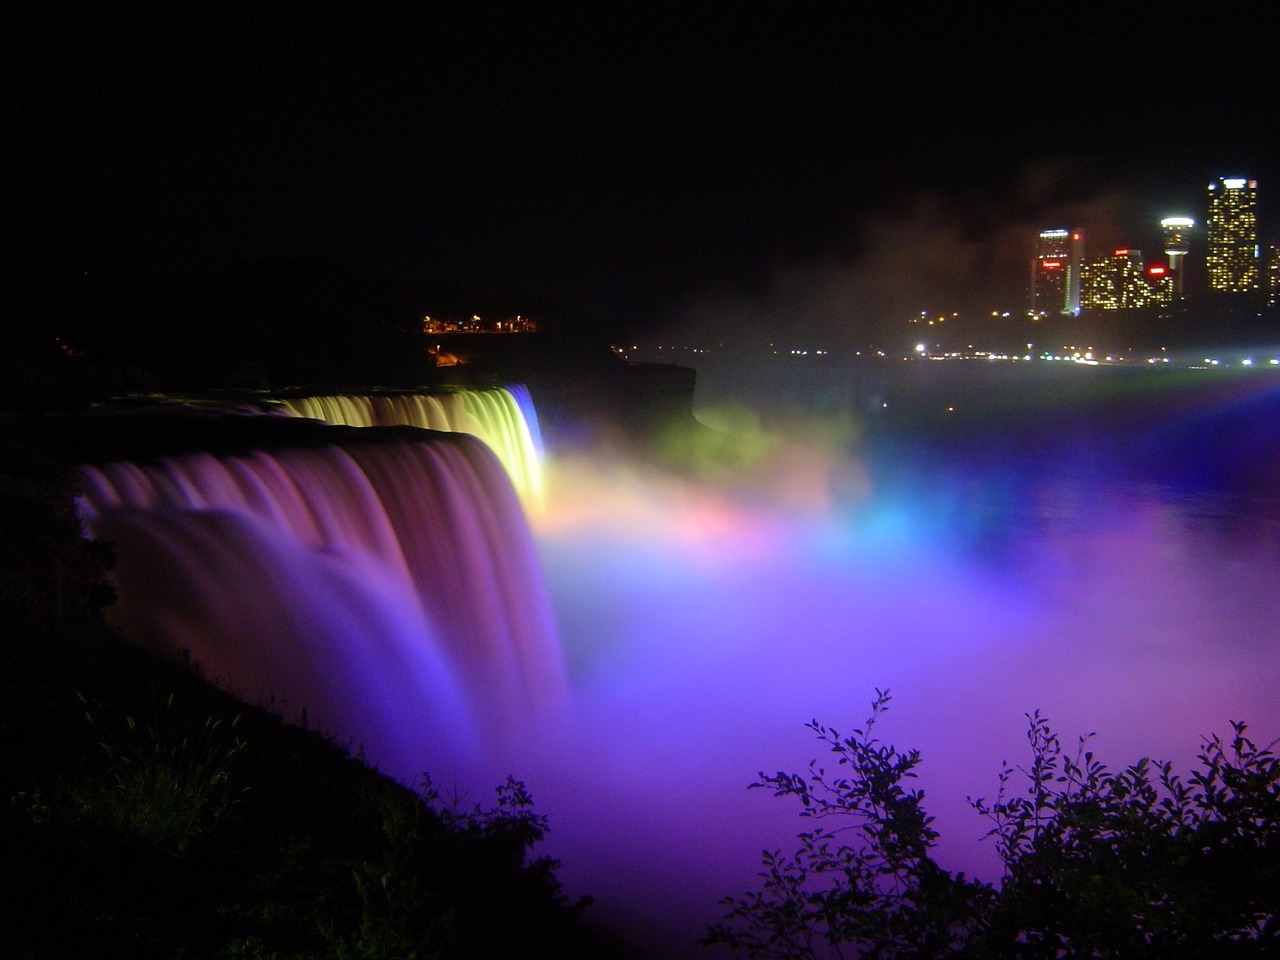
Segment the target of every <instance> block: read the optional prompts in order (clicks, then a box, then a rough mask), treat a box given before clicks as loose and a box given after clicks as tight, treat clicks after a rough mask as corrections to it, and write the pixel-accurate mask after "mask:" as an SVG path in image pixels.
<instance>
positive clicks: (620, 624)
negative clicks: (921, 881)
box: [524, 384, 1280, 957]
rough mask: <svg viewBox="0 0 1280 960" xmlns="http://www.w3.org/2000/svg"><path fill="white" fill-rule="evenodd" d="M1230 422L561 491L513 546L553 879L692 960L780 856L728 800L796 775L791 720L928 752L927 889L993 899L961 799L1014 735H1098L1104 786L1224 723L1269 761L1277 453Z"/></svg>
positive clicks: (777, 831)
mask: <svg viewBox="0 0 1280 960" xmlns="http://www.w3.org/2000/svg"><path fill="white" fill-rule="evenodd" d="M1265 389H1275V385H1274V384H1270V385H1266V386H1265ZM1274 406H1275V404H1274V403H1272V404H1271V405H1270V406H1269V407H1267V409H1266V411H1265V413H1266V415H1267V416H1272V417H1273V416H1274V412H1275V411H1274V409H1273V408H1274ZM1249 416H1252V414H1247V415H1244V414H1242V415H1241V418H1239V419H1237V420H1235V421H1231V422H1234V423H1237V424H1239V423H1243V424H1245V425H1246V426H1245V427H1243V428H1239V429H1236V430H1235V432H1234V433H1233V432H1231V431H1229V430H1224V429H1220V427H1221V425H1220V424H1218V423H1216V422H1215V423H1211V424H1207V425H1206V426H1205V428H1204V429H1195V430H1191V431H1190V432H1189V433H1188V432H1187V431H1186V430H1183V431H1182V432H1181V433H1179V432H1177V430H1178V429H1181V427H1180V426H1179V424H1170V423H1169V422H1168V418H1165V423H1166V426H1165V427H1164V428H1162V429H1166V430H1167V431H1172V432H1167V433H1164V434H1159V435H1158V436H1157V435H1156V434H1155V433H1153V432H1151V431H1148V430H1146V429H1145V428H1144V429H1143V431H1141V432H1139V433H1137V434H1135V436H1128V435H1125V434H1124V431H1123V430H1122V429H1121V428H1120V427H1118V426H1117V427H1115V428H1114V430H1115V433H1116V434H1117V436H1116V437H1114V438H1111V439H1107V436H1106V430H1104V431H1103V433H1102V435H1099V434H1098V433H1097V432H1096V431H1092V430H1090V431H1084V432H1083V433H1078V434H1071V435H1068V434H1067V433H1065V432H1062V437H1061V440H1060V441H1059V440H1058V439H1056V438H1055V439H1054V440H1053V441H1051V442H1049V443H1047V444H1046V445H1044V446H1043V447H1040V448H1039V449H1031V447H1030V446H1029V445H1027V444H1025V443H1024V440H1025V438H1021V437H1018V436H1012V437H1010V438H1002V439H1001V440H1000V442H994V443H993V442H985V441H982V440H981V438H982V436H984V435H985V436H986V437H987V440H990V436H989V435H990V434H991V433H992V432H993V430H992V427H993V426H994V425H990V424H989V425H987V426H986V427H984V428H983V429H982V430H980V431H979V433H978V435H976V436H975V442H973V443H970V442H967V441H965V440H963V439H961V440H959V441H956V442H950V443H941V442H940V443H933V442H932V441H926V442H924V443H922V444H921V445H920V446H918V447H915V448H913V449H912V450H910V451H907V450H906V449H904V448H901V447H897V448H895V447H893V446H892V445H886V446H885V447H884V448H882V449H879V450H874V449H864V450H861V451H859V448H857V447H856V446H849V447H846V448H845V449H843V450H839V449H833V448H832V447H831V446H830V445H829V444H828V445H825V446H824V441H822V440H821V438H822V437H824V436H826V437H830V436H839V435H841V432H840V431H838V430H827V431H823V430H821V429H817V428H813V429H810V430H808V431H807V434H806V435H807V436H808V437H810V438H811V439H812V443H811V444H810V445H809V448H808V449H807V450H806V449H797V448H796V445H795V444H794V443H793V444H790V445H787V444H780V445H778V446H776V447H775V448H774V454H773V456H766V457H764V458H762V460H761V462H760V463H758V464H757V465H756V469H758V471H759V472H760V474H761V475H762V476H763V477H765V478H766V480H765V482H762V483H760V484H759V485H756V486H752V485H751V484H750V483H749V482H745V481H744V478H743V477H740V476H739V477H735V478H734V483H733V484H732V489H733V493H732V494H730V493H726V485H725V483H724V482H722V481H717V482H715V483H706V482H698V481H693V480H685V481H676V480H673V479H671V478H670V477H669V476H664V475H662V474H661V473H658V472H645V471H643V470H641V469H639V468H630V469H628V468H626V467H624V466H623V465H622V464H621V463H619V462H618V461H616V460H602V459H600V458H583V459H579V460H574V461H568V460H563V459H562V460H560V461H558V462H556V463H554V464H553V470H552V471H551V473H550V475H549V478H548V489H549V491H550V505H549V509H548V511H547V513H546V514H545V515H544V516H542V517H540V518H539V519H538V520H537V521H536V522H535V530H536V533H537V536H538V540H539V543H540V546H541V550H542V555H543V565H544V569H545V570H546V571H547V575H548V577H549V578H550V582H551V589H552V593H553V596H554V597H555V601H556V605H557V609H558V612H559V615H560V623H561V630H562V635H563V641H564V644H565V648H566V651H567V656H568V659H569V666H570V673H571V683H572V687H573V691H574V706H575V710H576V716H575V720H576V727H575V729H574V733H573V735H572V736H571V737H570V738H569V739H568V740H567V742H565V743H563V744H560V745H559V746H558V748H557V749H556V750H555V751H554V752H550V753H546V754H541V755H537V756H535V757H533V758H532V759H531V761H530V764H529V765H528V767H527V768H526V769H525V771H524V773H525V775H526V776H527V779H528V780H529V782H530V785H531V787H532V789H533V791H534V794H535V796H536V797H537V798H538V800H539V804H540V806H541V807H542V808H543V809H545V810H546V811H547V812H548V813H549V814H550V816H551V820H552V824H553V827H554V828H555V829H554V833H553V841H554V848H555V850H556V852H557V853H558V854H559V855H560V856H561V857H562V858H563V860H564V862H565V867H564V870H563V875H564V877H565V878H566V879H567V880H568V881H569V882H570V883H571V884H572V885H573V886H574V887H575V888H577V889H581V890H583V891H590V892H592V893H593V894H595V895H596V896H597V898H598V904H597V908H596V909H597V911H598V913H600V914H601V915H605V916H608V917H610V918H611V919H614V920H615V921H616V922H618V923H620V924H621V925H623V926H624V927H625V928H626V929H628V930H630V931H632V932H633V933H634V934H635V935H636V936H637V937H639V938H641V939H642V940H643V941H644V942H646V943H648V944H650V945H651V946H652V948H653V950H654V952H655V955H658V956H668V957H669V956H682V955H692V956H698V955H700V953H704V952H703V951H700V950H699V949H697V948H694V947H692V946H691V944H692V942H693V941H694V940H695V939H696V938H697V936H698V935H699V934H700V933H701V932H702V931H703V930H704V929H705V926H706V925H707V924H708V923H710V922H712V921H714V920H716V919H718V917H719V913H718V910H717V907H716V904H715V901H716V900H717V898H719V897H720V896H723V895H725V894H728V893H737V892H740V891H743V890H745V889H748V888H750V887H752V886H754V885H755V883H756V876H755V873H756V871H757V870H758V868H759V854H760V851H761V849H763V848H766V847H769V848H777V847H788V846H791V847H792V848H793V849H794V846H793V843H794V840H793V838H794V834H795V833H796V831H797V830H798V829H800V828H801V823H800V821H799V820H798V819H797V818H796V817H795V810H794V809H792V808H789V807H787V806H786V805H785V804H784V803H783V801H780V800H775V799H773V798H771V797H768V796H766V795H764V794H763V792H760V791H750V792H749V791H747V790H746V785H747V783H748V782H750V781H751V780H752V779H754V777H755V774H756V773H757V771H760V770H767V771H776V770H778V769H787V770H795V771H799V770H802V769H803V768H804V765H805V764H806V763H807V761H808V760H809V759H811V758H813V757H814V756H816V753H815V746H816V744H815V742H814V741H812V740H811V738H810V735H809V734H808V732H807V731H805V730H804V729H803V724H804V722H805V721H807V720H809V719H810V718H818V719H820V720H821V721H823V722H825V723H828V724H831V725H834V726H836V727H837V728H839V729H842V730H847V729H849V728H851V727H853V726H855V725H857V724H860V723H861V722H862V721H863V720H864V719H865V716H866V711H867V704H868V703H869V701H870V699H871V697H872V695H873V692H874V688H876V687H881V688H885V687H887V688H890V689H891V690H892V691H893V694H894V700H893V705H892V708H891V710H890V713H889V714H888V716H887V718H886V719H885V720H884V721H883V723H882V726H881V728H880V729H881V733H882V735H883V736H884V737H885V738H886V739H888V740H889V741H890V742H893V743H895V744H897V745H899V746H900V747H904V748H907V747H917V748H919V749H920V750H921V751H922V753H923V757H924V763H923V773H922V784H923V786H924V787H925V789H926V792H927V795H928V798H929V804H928V806H929V808H930V810H931V811H932V812H933V813H935V814H936V815H937V816H938V827H939V829H940V831H941V834H942V836H943V841H942V849H941V851H940V858H941V860H942V862H943V863H944V864H945V865H947V866H949V867H951V868H953V869H964V870H966V871H969V872H974V871H976V872H978V873H980V874H982V875H984V876H986V877H988V878H990V879H996V877H997V876H998V864H997V862H996V860H995V855H994V851H993V850H992V849H991V847H990V845H989V844H985V843H983V842H982V841H981V837H982V834H983V833H984V832H985V829H986V823H985V822H984V821H982V820H981V819H980V818H979V817H977V815H976V814H974V813H973V812H972V811H971V809H970V808H969V806H968V804H967V802H966V797H969V796H983V795H986V796H990V795H991V794H992V793H993V792H994V789H995V785H996V774H997V772H998V771H999V769H1000V765H1001V761H1002V760H1005V759H1008V760H1010V761H1014V762H1017V761H1020V760H1022V759H1023V757H1024V756H1025V740H1024V733H1025V729H1026V719H1025V716H1024V715H1025V714H1026V713H1027V712H1029V711H1032V710H1034V709H1037V708H1038V709H1040V710H1042V711H1043V712H1044V713H1045V714H1047V716H1048V717H1050V719H1051V720H1052V722H1053V723H1054V725H1055V728H1056V729H1057V730H1059V731H1060V732H1061V733H1062V734H1063V736H1064V739H1065V740H1066V741H1067V742H1071V741H1073V740H1074V738H1075V737H1076V736H1078V735H1080V734H1087V733H1089V732H1092V731H1096V732H1097V733H1098V737H1097V738H1096V740H1095V742H1094V747H1095V749H1096V750H1097V752H1098V753H1099V754H1100V755H1101V756H1103V757H1105V758H1106V759H1108V760H1109V761H1110V762H1112V763H1113V764H1116V765H1123V764H1127V763H1129V762H1132V761H1133V760H1136V759H1137V758H1138V757H1140V756H1144V755H1148V756H1154V757H1157V758H1167V759H1171V760H1174V761H1177V762H1179V763H1181V764H1183V765H1184V769H1185V768H1186V766H1185V765H1186V764H1188V763H1189V762H1190V761H1191V760H1192V759H1193V758H1194V754H1195V752H1196V750H1197V748H1198V747H1199V745H1200V742H1201V737H1202V735H1204V734H1207V733H1211V732H1214V731H1225V730H1228V729H1229V727H1228V720H1229V719H1245V720H1247V721H1248V722H1249V723H1250V724H1251V725H1252V727H1253V729H1254V730H1256V731H1257V732H1258V734H1259V735H1260V736H1261V737H1263V738H1264V739H1270V738H1272V737H1275V736H1277V735H1280V695H1278V693H1277V691H1280V656H1278V655H1277V654H1278V652H1280V645H1278V644H1277V627H1276V624H1277V623H1280V590H1277V587H1278V586H1280V496H1277V494H1280V471H1276V470H1275V469H1274V468H1275V467H1276V465H1277V463H1278V462H1280V458H1278V457H1277V452H1280V443H1277V439H1280V438H1277V437H1276V436H1275V435H1274V431H1271V430H1269V429H1267V430H1263V431H1262V432H1259V431H1258V430H1256V429H1253V428H1250V427H1248V426H1247V424H1248V423H1249ZM1058 432H1061V431H1060V425H1059V424H1058V423H1056V422H1053V421H1050V422H1047V423H1046V424H1045V433H1054V434H1056V433H1058ZM1188 437H1190V438H1191V441H1190V442H1186V441H1187V438H1188ZM1241 438H1244V441H1246V442H1245V444H1244V446H1245V454H1246V455H1245V456H1243V457H1240V456H1238V454H1239V453H1240V452H1241V451H1240V450H1239V449H1237V448H1238V447H1239V446H1240V444H1241V442H1242V440H1241ZM1144 444H1145V446H1144ZM803 446H804V445H803V444H801V447H803ZM1143 458H1145V459H1143ZM1177 458H1186V461H1187V462H1186V463H1185V464H1184V465H1185V466H1186V467H1188V468H1191V467H1195V466H1197V465H1198V466H1200V467H1202V468H1208V467H1212V468H1214V469H1216V471H1217V478H1216V481H1215V482H1214V483H1212V484H1206V483H1203V482H1200V481H1199V480H1196V479H1195V478H1188V477H1186V476H1184V475H1183V471H1181V470H1180V469H1177V467H1178V466H1179V464H1178V463H1177V462H1174V463H1173V464H1172V467H1173V468H1170V460H1171V459H1172V460H1174V461H1176V460H1177ZM1139 459H1142V461H1143V462H1142V463H1138V462H1137V461H1138V460H1139ZM796 470H799V471H802V472H803V474H804V476H802V477H795V476H790V475H789V474H791V473H792V472H793V471H796ZM1191 472H1195V471H1191ZM1204 472H1205V471H1204V470H1203V469H1202V470H1200V473H1201V474H1203V473H1204ZM851 477H857V478H861V482H860V483H851V482H850V478H851ZM796 489H804V490H808V491H809V493H810V496H809V498H808V500H807V503H809V504H811V505H813V508H812V509H808V510H805V509H800V508H798V506H799V505H798V502H797V500H796V498H795V497H794V496H793V491H794V490H796ZM824 492H825V493H827V494H830V495H824Z"/></svg>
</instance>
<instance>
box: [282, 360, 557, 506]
mask: <svg viewBox="0 0 1280 960" xmlns="http://www.w3.org/2000/svg"><path fill="white" fill-rule="evenodd" d="M280 403H281V404H282V405H283V406H284V407H285V409H286V410H288V411H289V412H290V413H291V414H293V415H294V416H298V417H309V418H311V419H313V420H323V421H325V422H326V423H330V424H334V425H340V426H350V427H392V426H409V427H420V428H422V429H426V430H443V431H448V432H456V433H469V434H472V435H473V436H476V437H479V438H480V439H481V440H483V441H484V442H485V443H487V444H488V445H489V446H490V447H492V448H493V451H494V453H496V454H497V455H498V459H499V460H500V461H502V464H503V466H504V467H506V470H507V473H508V474H509V475H510V477H511V482H512V484H514V485H515V488H516V491H517V492H518V493H519V494H520V498H521V500H523V501H524V502H525V503H526V504H529V505H536V504H540V503H541V502H542V494H543V489H542V437H541V434H540V431H539V429H538V420H537V415H536V414H535V412H534V409H533V403H532V401H531V400H530V398H529V392H528V390H527V388H525V387H524V386H523V385H512V386H507V387H494V388H492V389H485V390H474V389H468V390H456V391H452V392H449V393H406V394H367V395H365V394H335V395H331V396H312V397H295V398H291V399H284V400H281V401H280Z"/></svg>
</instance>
